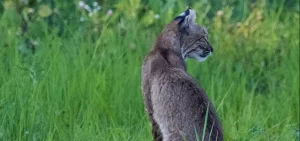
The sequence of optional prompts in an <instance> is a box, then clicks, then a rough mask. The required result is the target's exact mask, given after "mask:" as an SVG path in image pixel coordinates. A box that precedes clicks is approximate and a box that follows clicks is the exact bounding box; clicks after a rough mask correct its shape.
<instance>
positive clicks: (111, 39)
mask: <svg viewBox="0 0 300 141" xmlns="http://www.w3.org/2000/svg"><path fill="white" fill-rule="evenodd" d="M72 2H73V3H72ZM72 2H69V1H66V2H61V1H59V0H54V1H52V0H45V1H42V2H38V1H37V2H35V3H33V4H30V3H29V4H22V3H21V4H20V3H15V2H14V1H10V0H5V1H1V0H0V5H1V6H0V140H1V141H2V140H3V141H13V140H18V141H26V140H28V141H40V140H48V141H52V140H77V141H92V140H95V141H102V140H103V141H109V140H112V141H150V140H151V139H152V136H151V127H150V124H149V121H148V117H147V115H146V113H145V111H144V104H143V98H142V94H141V84H140V81H141V80H140V79H141V78H140V68H141V63H142V60H143V58H144V56H145V55H146V54H147V52H148V51H149V50H150V49H151V47H152V45H153V43H154V42H155V39H156V36H157V35H158V34H159V32H160V31H161V30H162V28H163V26H164V25H165V24H167V23H168V22H169V21H171V20H172V19H173V18H174V17H176V15H178V14H180V13H181V12H182V11H184V10H185V9H186V7H187V6H188V5H190V6H191V7H192V8H193V9H195V10H196V12H197V22H198V23H200V24H201V25H204V26H206V27H208V29H209V40H210V42H211V44H212V46H213V47H214V53H213V55H212V56H211V57H209V58H208V59H207V61H205V62H203V63H198V62H196V61H194V60H187V64H188V73H189V74H190V75H191V76H192V77H193V78H195V79H196V80H197V81H198V82H199V83H200V84H201V86H202V87H203V88H204V89H205V90H206V92H207V94H208V96H209V98H210V100H211V101H212V102H213V104H214V106H215V108H216V109H217V113H218V115H219V117H220V120H221V122H222V125H223V130H224V137H225V140H228V141H268V140H270V141H275V140H276V141H277V140H278V141H294V140H298V139H299V138H300V128H299V124H300V122H299V118H300V117H299V0H298V1H297V0H296V1H293V2H294V3H289V2H288V1H282V2H281V1H278V2H277V1H276V3H275V2H269V1H264V0H262V1H256V2H255V3H251V2H250V1H235V2H232V1H230V0H227V1H222V2H218V1H216V0H213V1H211V2H205V1H202V2H196V1H190V2H189V3H188V2H181V1H174V0H171V1H167V2H163V1H159V0H152V1H147V0H142V1H140V0H123V1H116V0H114V1H109V2H108V1H101V2H99V3H98V6H99V5H100V6H101V7H97V5H96V3H93V1H85V3H86V4H88V5H89V6H90V8H91V10H89V9H88V8H87V7H84V6H83V7H82V5H81V4H82V3H80V2H79V1H77V0H74V1H72ZM97 8H98V10H94V9H97ZM91 13H92V14H91ZM24 27H26V28H24Z"/></svg>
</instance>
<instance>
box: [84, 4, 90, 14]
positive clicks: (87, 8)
mask: <svg viewBox="0 0 300 141" xmlns="http://www.w3.org/2000/svg"><path fill="white" fill-rule="evenodd" d="M84 9H85V10H86V11H89V12H91V11H92V9H91V7H90V6H89V5H87V4H86V5H84Z"/></svg>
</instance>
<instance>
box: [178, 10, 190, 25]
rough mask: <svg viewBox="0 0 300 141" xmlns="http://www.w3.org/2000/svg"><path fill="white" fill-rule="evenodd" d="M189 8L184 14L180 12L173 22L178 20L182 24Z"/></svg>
mask: <svg viewBox="0 0 300 141" xmlns="http://www.w3.org/2000/svg"><path fill="white" fill-rule="evenodd" d="M190 10H191V8H188V9H187V10H185V11H184V12H182V13H181V14H180V15H179V16H177V17H176V18H175V19H174V20H180V22H182V21H183V20H184V19H185V17H186V16H188V15H190Z"/></svg>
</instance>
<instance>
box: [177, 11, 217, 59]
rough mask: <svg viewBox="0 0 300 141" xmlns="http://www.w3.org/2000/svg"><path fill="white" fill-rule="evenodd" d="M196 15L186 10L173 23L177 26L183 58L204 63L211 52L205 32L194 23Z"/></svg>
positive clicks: (204, 29)
mask: <svg viewBox="0 0 300 141" xmlns="http://www.w3.org/2000/svg"><path fill="white" fill-rule="evenodd" d="M195 19H196V13H195V11H193V10H191V9H187V10H186V11H185V12H183V13H181V14H180V15H179V16H178V17H176V18H175V19H174V21H176V22H177V24H178V29H179V33H180V48H181V54H182V57H183V58H195V59H196V60H198V61H199V62H201V61H204V60H205V59H206V58H207V57H208V56H209V55H211V53H212V52H213V48H212V46H211V45H210V44H209V42H208V36H207V34H208V33H207V30H206V28H204V27H201V26H200V25H197V24H196V23H195Z"/></svg>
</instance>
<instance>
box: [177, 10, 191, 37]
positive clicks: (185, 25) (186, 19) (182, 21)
mask: <svg viewBox="0 0 300 141" xmlns="http://www.w3.org/2000/svg"><path fill="white" fill-rule="evenodd" d="M195 19H196V13H195V11H194V10H192V9H190V8H188V9H187V10H186V11H184V12H183V13H181V14H180V15H179V16H177V17H176V18H175V19H174V20H176V21H179V22H178V27H179V31H180V32H182V33H188V29H189V28H190V27H192V26H193V25H195Z"/></svg>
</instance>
